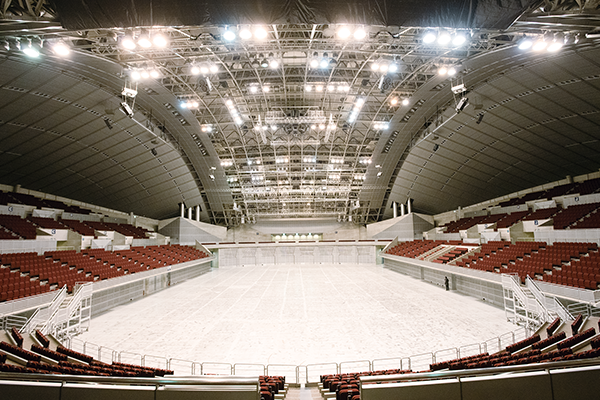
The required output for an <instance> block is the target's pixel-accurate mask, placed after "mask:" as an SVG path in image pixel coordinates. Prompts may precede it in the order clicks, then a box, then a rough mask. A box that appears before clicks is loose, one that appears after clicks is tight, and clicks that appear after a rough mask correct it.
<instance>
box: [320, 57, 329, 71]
mask: <svg viewBox="0 0 600 400" xmlns="http://www.w3.org/2000/svg"><path fill="white" fill-rule="evenodd" d="M319 67H320V68H322V69H325V68H327V67H329V58H326V57H323V58H322V59H321V61H320V62H319Z"/></svg>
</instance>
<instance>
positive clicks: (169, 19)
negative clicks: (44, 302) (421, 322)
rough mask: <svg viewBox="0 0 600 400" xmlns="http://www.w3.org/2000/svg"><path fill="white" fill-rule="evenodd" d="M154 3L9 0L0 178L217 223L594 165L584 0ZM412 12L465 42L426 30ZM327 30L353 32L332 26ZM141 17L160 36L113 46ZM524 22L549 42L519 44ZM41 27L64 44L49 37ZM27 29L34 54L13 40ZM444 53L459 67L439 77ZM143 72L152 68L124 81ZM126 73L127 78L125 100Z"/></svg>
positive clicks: (592, 25) (424, 205) (560, 175)
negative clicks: (65, 47) (244, 35)
mask: <svg viewBox="0 0 600 400" xmlns="http://www.w3.org/2000/svg"><path fill="white" fill-rule="evenodd" d="M168 3H169V4H173V7H172V9H169V10H167V11H168V12H167V11H165V8H164V7H165V4H166V2H160V1H154V2H137V1H135V2H127V3H122V2H112V1H108V2H95V1H75V2H72V1H69V2H67V1H59V0H56V1H54V2H46V1H41V2H30V1H24V2H19V1H9V2H8V7H7V8H6V11H4V14H2V15H0V17H1V20H2V22H3V24H2V25H1V26H0V42H2V44H3V45H2V46H0V94H1V96H0V183H4V184H9V185H17V184H20V185H22V186H23V187H25V188H29V189H34V190H39V191H42V192H47V193H50V194H55V195H58V196H64V197H68V198H73V199H76V200H80V201H85V202H89V203H93V204H98V205H101V206H106V207H109V208H113V209H117V210H121V211H125V212H134V213H136V214H140V215H146V216H149V217H153V218H158V219H162V218H167V217H171V216H175V215H177V214H178V212H179V205H178V204H179V203H181V202H183V203H184V204H185V205H186V206H188V207H193V206H196V205H199V206H200V207H201V209H202V213H201V218H202V220H203V221H206V222H210V223H214V224H219V225H225V226H234V225H237V224H239V223H241V221H242V217H244V218H245V220H246V221H254V220H257V219H258V220H260V219H261V218H264V219H273V218H293V217H319V218H337V219H339V220H341V219H344V220H349V219H352V221H353V222H355V223H358V224H366V223H371V222H376V221H380V220H382V219H385V218H389V217H391V214H392V211H391V207H390V206H391V203H392V202H400V203H403V202H406V201H407V200H408V199H409V198H410V199H413V209H415V210H417V211H421V212H425V213H440V212H445V211H449V210H452V209H456V207H458V206H467V205H470V204H473V203H477V202H480V201H484V200H487V199H490V198H494V197H498V196H502V195H506V194H509V193H512V192H516V191H519V190H523V189H526V188H529V187H532V186H536V185H540V184H545V183H547V182H551V181H555V180H559V179H564V178H565V176H567V175H571V176H575V175H580V174H586V173H590V172H595V171H598V169H599V168H600V156H599V155H600V145H599V143H600V142H599V140H600V129H599V126H598V125H599V124H600V113H599V111H600V104H599V103H600V90H599V89H600V86H599V85H600V80H599V79H600V39H599V38H598V37H596V35H595V33H596V31H597V30H599V29H600V23H599V21H600V14H599V13H598V11H597V9H598V2H597V1H584V2H576V1H562V2H550V1H548V2H536V7H532V8H527V7H528V6H530V5H531V2H525V1H523V2H519V1H471V2H468V1H454V2H431V4H430V2H418V3H419V4H420V5H421V6H425V5H429V6H431V9H432V12H431V13H424V12H423V10H424V9H425V8H423V7H421V8H415V9H413V10H414V12H413V13H412V14H411V13H408V14H406V18H407V19H406V20H405V21H399V20H398V19H397V18H398V16H399V15H401V14H402V13H401V12H400V11H399V10H401V7H407V6H409V5H410V4H413V3H415V2H396V3H393V4H391V3H387V2H355V3H352V2H351V3H348V2H343V3H342V2H326V3H324V2H318V3H317V2H288V3H280V2H277V3H276V4H275V3H273V5H274V6H277V7H278V6H279V5H280V4H288V5H289V8H287V9H285V10H284V11H281V10H280V9H278V8H277V7H269V8H268V13H267V12H266V11H264V10H266V9H267V8H265V7H267V6H270V5H271V4H270V3H269V2H261V1H256V2H244V3H238V2H231V4H232V6H233V5H234V4H235V6H236V7H238V8H240V7H241V9H243V10H241V11H239V12H230V11H229V10H228V9H227V8H225V7H221V9H222V10H226V11H227V13H223V12H221V13H218V12H213V11H214V10H213V9H212V8H211V7H214V2H213V3H210V4H209V3H208V2H206V3H203V2H200V3H198V2H194V4H195V5H196V7H195V8H185V7H188V6H189V4H188V3H186V2H184V1H181V2H176V3H171V2H168ZM218 4H219V5H221V6H222V5H223V4H228V3H223V2H220V3H218ZM68 5H69V6H68ZM145 5H147V6H148V7H149V6H150V5H152V15H150V13H149V11H148V10H149V8H148V7H146V8H144V6H145ZM67 6H68V7H67ZM114 7H121V9H122V10H124V11H123V12H122V13H116V12H115V11H114V10H115V8H114ZM189 7H191V6H189ZM236 7H233V8H232V9H234V10H235V9H236ZM436 7H437V8H436ZM457 9H462V10H463V11H464V12H458V13H457V12H456V10H457ZM182 10H183V11H182ZM207 10H209V11H211V13H209V14H207V12H208V11H207ZM315 10H316V11H315ZM484 10H485V12H484ZM292 11H293V12H292ZM334 11H335V12H337V13H338V14H336V13H335V12H334ZM188 14H189V15H188ZM259 15H263V16H264V15H270V17H269V21H267V22H270V23H269V24H268V25H267V23H266V22H263V21H260V22H261V23H263V24H264V25H263V27H264V28H265V32H266V38H264V39H261V40H259V39H255V38H252V39H249V40H247V41H242V40H239V39H236V40H234V41H232V42H229V41H227V40H226V39H225V37H224V33H225V29H226V27H225V25H224V24H231V18H240V20H241V21H242V20H243V23H249V22H253V23H257V21H254V19H255V18H257V17H256V16H259ZM341 15H343V16H345V17H344V18H342V17H341ZM402 15H404V14H402ZM203 16H204V17H203ZM292 16H293V18H292ZM317 16H318V17H319V18H317ZM150 17H151V18H152V20H151V21H150V22H148V18H150ZM184 17H186V18H191V19H192V20H189V21H188V24H189V25H191V26H183V25H184V23H183V21H187V20H185V19H183V18H184ZM484 17H489V20H488V21H487V22H486V21H485V18H484ZM197 18H204V19H197ZM282 18H283V19H282ZM285 18H287V19H288V20H289V21H288V20H285ZM294 18H296V19H294ZM394 18H396V20H394ZM353 19H357V21H358V22H361V25H356V24H350V22H354V21H350V20H353ZM334 20H335V21H336V22H335V23H334V22H332V21H334ZM340 20H341V21H340ZM508 20H510V21H509V22H507V21H508ZM224 21H228V22H224ZM290 21H292V22H290ZM428 21H429V22H428ZM394 22H397V24H396V25H400V26H390V25H394ZM409 22H412V24H408V23H409ZM61 23H62V24H64V26H62V25H61ZM344 23H346V25H344ZM404 23H406V24H408V25H405V24H404ZM107 24H108V25H107ZM362 24H365V25H362ZM429 24H431V26H443V27H444V28H445V29H444V30H445V31H447V32H449V33H452V34H460V33H465V34H466V35H467V36H468V42H467V44H465V45H464V46H454V47H452V46H447V45H446V46H443V45H437V44H435V43H433V44H428V43H425V42H424V40H423V37H424V34H425V33H427V32H428V31H430V30H431V29H429V28H427V26H428V25H429ZM138 25H143V26H145V27H140V26H138ZM150 25H152V26H155V25H162V26H161V27H152V26H150ZM175 25H176V26H175ZM109 26H110V27H109ZM255 26H257V25H252V26H250V25H248V27H249V28H252V27H255ZM342 26H346V27H348V28H351V29H353V30H354V29H359V28H366V35H365V37H364V38H360V39H352V40H343V39H340V38H339V37H338V36H337V35H336V30H337V29H339V28H340V27H342ZM123 27H128V28H126V29H125V28H123ZM244 27H245V25H238V24H235V26H231V25H230V26H229V29H232V30H233V31H234V32H236V33H238V34H239V33H241V30H242V29H243V28H244ZM73 28H77V29H76V30H74V29H73ZM457 28H468V29H457ZM437 30H438V29H437V28H436V31H437ZM440 32H441V31H440ZM146 33H152V34H155V35H157V34H158V33H160V34H162V35H165V36H166V37H167V38H168V46H167V47H166V48H161V49H157V48H140V47H138V48H136V49H130V50H128V49H124V48H123V47H122V46H121V42H122V39H123V38H124V37H125V36H126V35H129V34H135V35H137V36H141V35H144V34H146ZM438 33H439V32H438ZM586 34H588V35H590V34H591V35H590V36H589V37H586ZM525 35H527V36H528V37H530V38H534V39H540V38H545V39H546V40H547V41H548V43H552V42H556V41H559V42H561V43H564V47H563V48H562V49H561V50H560V51H558V52H556V53H548V52H545V51H544V52H532V51H522V50H519V49H518V48H517V45H518V44H519V41H520V40H521V39H522V38H523V37H524V36H525ZM58 40H61V41H64V42H66V43H68V44H69V46H70V47H71V50H72V51H71V54H70V55H69V56H68V57H66V58H61V57H59V56H57V55H56V54H54V53H52V51H51V46H52V45H53V44H54V43H56V41H58ZM40 41H41V43H42V44H43V49H42V54H41V55H40V56H39V57H38V58H35V59H31V58H28V57H27V56H25V55H24V54H23V53H22V51H20V50H19V49H18V47H17V44H19V45H20V46H21V49H22V48H23V47H27V46H28V44H29V43H30V42H31V43H32V44H37V43H40ZM316 59H318V60H323V59H326V60H328V65H327V67H326V68H317V67H314V66H312V65H311V64H312V62H313V61H314V60H316ZM265 60H266V61H267V63H268V62H270V61H272V60H275V61H277V62H278V64H279V65H278V67H277V68H273V69H272V68H269V67H267V66H264V67H263V66H262V64H263V62H265ZM376 63H380V64H381V63H382V65H383V64H387V65H391V64H392V63H395V64H396V65H398V71H396V72H393V73H391V72H388V73H386V72H381V71H380V70H374V69H373V64H376ZM265 65H266V64H265ZM210 66H215V67H216V72H214V73H209V72H206V73H199V74H197V73H194V72H192V71H193V69H192V68H193V67H198V68H200V67H203V68H204V67H206V68H209V67H210ZM442 67H448V68H450V67H453V68H456V70H457V71H458V72H457V74H456V75H455V76H453V77H452V78H449V77H448V76H441V75H440V74H439V73H438V72H439V70H440V69H441V68H442ZM149 69H156V70H157V71H158V72H159V74H158V76H157V77H155V78H152V79H146V80H141V81H139V82H134V81H133V78H132V72H140V71H143V70H149ZM462 84H464V85H465V89H466V91H465V92H464V93H459V94H455V93H453V91H452V90H451V88H452V87H455V86H457V85H462ZM125 87H130V88H133V87H135V88H136V89H137V96H136V97H135V102H133V100H132V99H130V98H125V97H123V95H122V94H121V92H122V90H123V89H124V88H125ZM267 89H268V91H267ZM462 97H465V98H468V102H467V103H466V106H465V107H464V109H462V111H461V112H457V110H456V106H457V104H458V102H459V101H460V99H461V98H462ZM404 99H406V100H407V102H408V105H402V104H401V103H400V102H401V100H404ZM394 100H398V101H399V103H397V104H396V103H393V101H394ZM123 101H127V102H128V103H129V104H130V105H131V106H132V108H133V111H134V114H133V115H132V118H129V117H127V116H126V115H125V114H124V113H123V112H122V111H121V110H120V103H121V102H123ZM185 102H197V107H191V108H189V107H182V104H183V103H185ZM190 104H191V103H190ZM357 104H360V106H357ZM357 107H358V108H357ZM356 110H358V111H356ZM319 125H322V126H323V127H320V126H319ZM384 125H385V126H386V127H382V126H384Z"/></svg>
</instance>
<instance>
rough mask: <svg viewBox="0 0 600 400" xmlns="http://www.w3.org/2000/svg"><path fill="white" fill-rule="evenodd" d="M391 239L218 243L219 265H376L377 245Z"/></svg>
mask: <svg viewBox="0 0 600 400" xmlns="http://www.w3.org/2000/svg"><path fill="white" fill-rule="evenodd" d="M388 243H389V241H376V240H373V241H358V240H356V241H354V240H350V241H339V242H334V241H331V242H326V243H323V242H301V241H298V242H295V243H290V242H286V243H260V242H257V243H248V242H244V243H217V244H205V246H206V247H207V248H208V249H210V250H212V249H218V250H219V251H218V255H219V265H220V266H223V267H227V266H234V265H273V264H375V263H376V256H377V248H378V247H379V248H381V247H384V246H385V245H387V244H388Z"/></svg>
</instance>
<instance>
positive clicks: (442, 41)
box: [437, 31, 452, 46]
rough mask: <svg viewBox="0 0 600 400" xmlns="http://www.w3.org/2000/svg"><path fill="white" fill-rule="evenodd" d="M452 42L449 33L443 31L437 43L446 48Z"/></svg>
mask: <svg viewBox="0 0 600 400" xmlns="http://www.w3.org/2000/svg"><path fill="white" fill-rule="evenodd" d="M451 40H452V36H450V33H449V32H446V31H443V32H441V33H440V34H439V35H438V38H437V42H438V44H440V45H442V46H446V45H447V44H448V43H450V41H451Z"/></svg>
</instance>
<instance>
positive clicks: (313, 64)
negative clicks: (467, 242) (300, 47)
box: [310, 58, 319, 69]
mask: <svg viewBox="0 0 600 400" xmlns="http://www.w3.org/2000/svg"><path fill="white" fill-rule="evenodd" d="M318 66H319V60H318V59H317V58H313V59H311V60H310V67H311V68H313V69H315V68H317V67H318Z"/></svg>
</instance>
